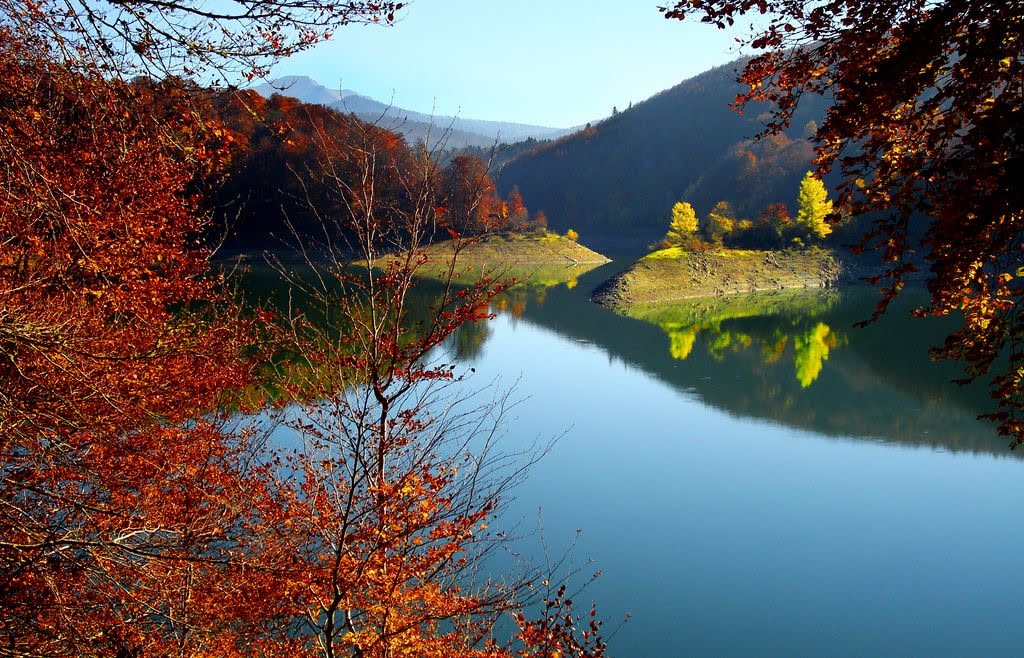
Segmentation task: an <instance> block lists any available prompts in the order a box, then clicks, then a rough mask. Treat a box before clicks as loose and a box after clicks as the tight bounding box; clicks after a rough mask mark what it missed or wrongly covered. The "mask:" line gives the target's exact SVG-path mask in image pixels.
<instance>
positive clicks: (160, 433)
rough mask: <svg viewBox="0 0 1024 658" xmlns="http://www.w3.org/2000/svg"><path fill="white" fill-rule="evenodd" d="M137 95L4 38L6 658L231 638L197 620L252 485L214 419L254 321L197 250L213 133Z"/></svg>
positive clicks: (244, 450) (216, 148)
mask: <svg viewBox="0 0 1024 658" xmlns="http://www.w3.org/2000/svg"><path fill="white" fill-rule="evenodd" d="M150 94H151V91H150V90H148V89H145V88H141V87H131V86H128V85H125V84H123V83H119V82H116V81H111V80H109V79H107V78H106V77H105V76H102V75H100V74H99V73H98V72H95V71H94V72H89V71H88V70H83V67H81V66H79V67H77V70H71V69H69V68H67V67H64V66H61V65H60V63H59V62H56V61H55V60H54V59H53V54H52V51H51V50H50V48H49V45H48V44H47V43H45V42H44V40H42V39H33V38H31V37H30V36H26V35H23V34H19V33H16V32H13V31H12V30H10V29H8V28H7V27H6V26H4V27H0V108H3V109H2V111H0V152H2V153H3V170H2V174H0V176H2V178H0V181H2V188H0V189H2V193H0V583H2V584H0V637H2V638H3V639H2V644H3V647H4V649H3V651H4V652H9V653H10V655H53V656H56V655H76V656H90V655H136V654H137V653H139V652H142V651H153V652H156V653H162V652H167V651H170V650H172V649H171V648H172V647H176V648H177V649H183V648H184V647H187V646H192V638H193V637H196V636H197V635H201V634H202V633H204V632H206V631H209V630H210V629H211V628H220V629H223V630H225V633H226V634H225V638H227V637H228V636H230V632H229V631H228V630H227V627H226V626H225V625H224V622H225V621H226V619H224V618H223V617H221V616H219V615H220V613H219V612H218V611H216V606H211V605H210V604H211V603H212V602H214V601H217V600H223V599H221V598H220V595H221V594H226V592H227V591H228V589H226V588H225V585H226V583H227V582H228V581H226V580H225V579H224V578H223V574H224V571H223V570H224V568H225V567H224V565H225V562H224V560H223V558H224V555H223V549H224V547H225V546H226V545H228V544H229V543H230V542H231V541H232V537H233V535H234V534H235V533H234V532H233V529H239V528H241V527H243V525H244V520H245V519H246V517H247V514H248V506H247V505H245V504H243V503H244V501H245V500H246V499H251V498H252V497H254V496H257V495H258V486H257V485H256V484H255V483H251V486H249V485H247V484H245V482H246V480H245V477H244V475H245V471H246V469H245V466H244V464H245V456H246V455H247V454H248V447H247V445H246V439H245V437H244V436H241V435H235V434H233V433H232V432H229V431H227V430H226V428H225V426H224V422H225V418H224V416H223V415H222V414H221V413H219V410H220V409H222V408H223V409H227V408H231V407H232V406H234V407H235V408H237V407H238V405H239V404H241V402H242V399H241V398H239V397H235V396H234V395H233V394H232V392H233V391H238V390H239V389H240V388H242V387H244V386H246V385H247V384H248V383H250V382H251V381H252V364H251V362H250V359H248V358H247V357H245V355H244V352H243V348H244V347H245V346H246V345H248V344H249V343H250V334H249V328H250V327H251V323H250V322H249V321H248V320H246V319H244V318H242V317H240V316H239V315H238V314H237V313H236V311H235V310H234V307H233V305H232V304H231V303H230V300H229V299H228V298H227V297H226V296H225V294H224V293H223V290H222V289H221V288H220V286H219V282H220V279H219V277H218V276H216V275H215V273H214V272H213V271H212V270H211V269H210V267H209V262H208V256H209V254H208V252H207V251H205V250H203V249H199V248H197V247H195V240H196V238H197V236H198V235H199V234H200V233H201V231H202V230H203V227H204V222H203V219H202V216H201V215H200V214H199V213H198V212H196V203H197V200H196V198H195V196H194V195H193V194H192V193H191V192H190V190H192V189H194V187H195V184H196V181H197V180H199V179H202V178H205V177H206V176H208V175H210V174H211V173H212V172H214V171H216V170H217V168H218V167H219V162H221V160H222V158H221V156H220V153H221V147H222V146H223V144H222V141H221V137H222V135H221V134H219V129H218V128H217V127H216V126H207V125H202V124H197V123H195V122H194V121H193V120H192V119H191V115H190V114H189V113H187V112H186V113H182V112H176V113H171V118H167V117H161V118H160V119H159V120H158V119H157V118H156V117H155V116H154V115H153V114H152V113H143V112H138V111H136V110H137V109H138V107H140V106H143V105H150V104H152V103H153V102H154V99H153V98H152V97H151V96H150ZM182 142H188V143H189V144H190V145H191V149H190V150H189V151H188V152H187V153H186V152H185V151H184V150H182V149H181V148H180V144H181V143H182ZM246 489H248V490H249V491H245V490H246ZM204 574H205V575H204ZM207 577H209V579H207ZM198 582H205V583H206V585H205V586H204V587H203V588H202V591H203V594H202V595H201V596H200V595H197V591H199V590H198V589H196V583H198ZM218 593H219V594H218Z"/></svg>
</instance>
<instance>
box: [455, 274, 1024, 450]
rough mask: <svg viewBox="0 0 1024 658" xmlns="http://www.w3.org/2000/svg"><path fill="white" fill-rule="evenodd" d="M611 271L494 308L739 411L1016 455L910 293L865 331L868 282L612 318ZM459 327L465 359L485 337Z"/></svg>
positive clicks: (821, 429)
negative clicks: (590, 296)
mask: <svg viewBox="0 0 1024 658" xmlns="http://www.w3.org/2000/svg"><path fill="white" fill-rule="evenodd" d="M608 274H609V273H608V271H607V268H604V270H603V271H597V272H595V273H591V274H587V275H584V276H581V277H579V279H578V282H577V283H578V285H576V286H575V287H573V288H570V287H568V286H567V285H565V284H564V283H563V284H561V285H556V286H550V287H546V288H544V289H543V290H542V291H539V290H538V289H536V288H535V289H532V290H531V289H525V288H524V289H519V290H513V291H510V292H509V293H508V296H507V297H506V298H505V299H504V300H501V301H498V302H497V303H496V305H495V307H494V309H493V310H494V311H495V312H497V313H500V314H505V313H507V314H511V315H513V316H515V317H516V318H517V319H521V320H522V321H526V322H529V323H531V324H534V325H538V326H541V327H545V328H548V329H550V330H553V331H556V332H558V333H559V334H561V335H563V336H565V337H568V338H570V339H572V340H574V341H575V342H579V343H591V344H594V345H596V346H599V347H600V348H601V349H603V350H604V351H605V352H606V353H607V355H608V359H609V360H610V361H613V362H614V361H621V362H622V363H624V364H625V365H627V366H629V367H634V368H638V369H641V370H643V371H644V372H646V373H648V374H650V375H652V376H654V377H656V378H658V379H660V380H662V381H665V382H667V383H669V384H671V385H672V386H674V387H676V388H677V389H681V390H685V391H687V392H689V393H691V394H694V395H696V396H698V397H699V398H700V399H701V400H702V401H703V402H704V403H705V404H708V405H711V406H713V407H717V408H720V409H723V410H726V411H728V412H729V413H731V414H733V415H736V416H740V417H752V418H758V419H765V420H770V421H773V422H777V423H781V424H784V425H787V426H791V427H796V428H801V429H807V430H812V431H815V432H817V433H819V434H823V435H826V436H834V437H841V438H844V439H846V438H863V439H870V440H881V441H886V442H898V443H905V444H913V445H918V446H930V447H933V448H938V449H943V450H967V451H980V452H987V453H991V454H998V455H1012V456H1014V457H1019V455H1018V454H1017V452H1014V453H1009V452H1008V451H1007V449H1006V444H1005V442H1003V441H1002V440H1000V439H999V438H998V437H996V436H995V433H994V432H993V430H992V428H991V426H990V425H988V424H986V423H984V422H980V421H978V420H977V416H978V414H980V413H983V412H984V411H986V410H987V409H989V408H990V403H989V401H988V398H987V395H986V393H985V391H984V387H981V386H974V387H967V388H960V387H957V386H955V385H953V384H951V383H950V382H951V380H952V379H954V378H955V377H957V376H958V374H959V371H958V369H957V367H956V366H955V364H948V363H939V364H936V363H933V362H932V361H931V359H930V357H929V355H928V347H929V346H931V345H935V344H938V343H939V342H941V339H942V337H943V336H944V335H945V334H946V333H947V332H948V331H949V330H950V328H951V326H952V324H951V323H950V322H946V321H941V320H940V321H930V320H915V319H911V318H910V317H909V311H910V309H912V308H913V307H914V306H915V305H916V304H917V303H919V302H920V301H921V299H918V298H915V293H913V292H911V293H909V294H907V295H904V297H903V298H902V299H901V300H900V302H899V303H897V304H896V305H895V306H894V307H893V309H892V310H891V312H890V313H889V314H888V315H887V316H886V317H884V318H883V319H882V320H881V321H880V322H878V323H876V324H873V325H870V326H868V327H867V328H864V329H856V328H854V325H855V324H856V323H857V322H859V321H861V320H863V319H864V318H866V317H868V316H869V315H870V312H871V309H872V308H873V304H874V301H875V300H876V295H877V293H876V292H875V291H874V290H873V289H870V288H866V287H865V288H850V289H843V290H825V291H821V290H817V291H809V292H800V293H796V292H786V293H782V292H780V293H771V294H768V295H759V296H756V297H746V298H742V297H726V298H718V299H711V300H699V301H691V302H688V303H684V304H672V305H668V304H666V305H658V306H653V307H648V308H645V309H642V310H636V309H635V310H634V311H633V312H632V315H633V316H634V317H621V316H618V315H616V314H614V313H611V312H609V311H607V310H605V309H602V308H600V307H597V306H595V305H594V304H592V303H590V302H589V301H588V300H587V297H586V292H587V291H588V290H590V289H592V288H593V287H594V286H595V285H596V283H597V282H599V281H601V280H602V279H603V278H604V277H607V276H608ZM538 292H540V293H541V294H537V293H538ZM918 296H919V295H918ZM463 332H467V333H470V334H474V332H475V335H474V336H473V337H472V340H468V338H466V339H463V338H460V339H459V340H460V341H464V342H467V343H472V344H473V345H474V351H473V352H472V353H469V352H467V351H465V350H463V351H462V354H463V356H465V357H467V358H473V356H474V355H477V354H479V353H480V350H481V348H482V347H483V344H484V342H485V341H486V335H482V334H481V331H480V329H479V328H478V327H474V328H466V329H464V330H463ZM460 333H461V332H460ZM609 385H614V382H610V383H609ZM623 394H624V395H628V394H629V393H628V392H623ZM1018 452H1019V451H1018Z"/></svg>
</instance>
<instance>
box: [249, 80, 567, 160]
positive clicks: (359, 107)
mask: <svg viewBox="0 0 1024 658" xmlns="http://www.w3.org/2000/svg"><path fill="white" fill-rule="evenodd" d="M252 89H253V91H255V92H256V93H258V94H260V95H261V96H263V97H264V98H269V97H270V96H271V95H273V94H275V93H276V94H281V95H283V96H292V97H294V98H297V99H299V100H301V101H303V102H305V103H316V104H319V105H326V106H328V107H331V108H333V109H336V110H339V111H342V112H346V113H352V114H355V115H356V116H357V117H359V118H360V119H363V120H364V121H368V122H370V123H376V124H378V125H380V126H381V127H383V128H387V129H389V130H392V131H394V132H398V133H400V134H402V135H404V136H405V137H406V139H407V140H408V141H409V142H410V143H412V142H415V141H417V140H419V139H430V140H431V141H435V140H436V141H440V142H443V144H442V145H443V146H446V147H448V148H462V147H465V146H478V147H488V146H493V145H495V144H497V143H499V142H504V143H513V142H519V141H523V140H526V139H530V138H533V139H537V140H546V139H555V138H557V137H561V136H564V135H567V134H569V133H571V132H572V131H573V130H575V128H555V127H551V126H537V125H532V124H526V123H517V122H510V121H490V120H486V119H468V118H462V117H459V116H450V115H432V114H427V113H424V112H418V111H416V110H410V109H406V108H403V107H399V106H396V105H394V104H390V103H384V102H382V101H379V100H377V99H375V98H372V97H370V96H366V95H364V94H360V93H359V92H357V91H355V90H352V89H329V88H328V87H326V86H324V85H323V84H321V83H319V82H317V81H316V80H314V79H313V78H311V77H309V76H304V75H290V76H282V77H279V78H275V79H274V80H272V81H269V82H264V83H262V84H259V85H255V86H253V87H252ZM439 131H440V133H441V134H440V135H439V134H438V133H439ZM431 146H432V147H433V146H434V144H431Z"/></svg>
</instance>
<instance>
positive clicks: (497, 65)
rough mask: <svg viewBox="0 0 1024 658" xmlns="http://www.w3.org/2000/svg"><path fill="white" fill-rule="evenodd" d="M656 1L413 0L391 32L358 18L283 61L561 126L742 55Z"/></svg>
mask: <svg viewBox="0 0 1024 658" xmlns="http://www.w3.org/2000/svg"><path fill="white" fill-rule="evenodd" d="M658 4H659V0H502V1H498V0H414V1H413V2H412V3H410V5H409V6H408V8H407V9H403V10H402V12H401V14H400V16H399V20H398V21H397V23H396V24H395V25H394V26H393V27H381V26H362V25H352V26H348V27H345V28H342V29H340V30H338V31H337V32H336V34H335V36H334V37H333V38H332V40H331V41H330V42H327V43H324V44H321V45H320V46H318V47H317V48H315V49H314V50H311V51H308V52H305V53H302V54H300V55H297V56H295V57H292V58H290V59H288V60H285V61H284V62H282V63H281V64H279V65H278V66H277V67H275V69H274V72H273V75H272V77H276V76H281V75H308V76H310V77H312V78H314V79H315V80H317V81H319V82H320V83H322V84H324V85H325V86H327V87H329V88H332V89H336V88H339V87H342V88H346V89H352V90H355V91H358V92H359V93H361V94H364V95H367V96H372V97H374V98H376V99H377V100H380V101H384V102H392V103H394V104H395V105H397V106H400V107H404V108H407V109H411V110H417V111H421V112H428V113H429V112H431V110H432V109H433V110H434V112H435V113H436V114H445V115H453V114H458V115H459V116H461V117H463V118H467V119H491V120H500V121H516V122H520V123H531V124H537V125H545V126H554V127H559V128H566V127H570V126H575V125H581V124H584V123H586V122H587V121H590V120H594V119H600V118H602V117H605V116H608V115H609V114H611V110H612V107H613V106H615V107H618V108H619V109H623V108H625V107H626V106H628V105H629V103H630V102H634V103H635V102H639V101H642V100H644V99H646V98H649V97H650V96H652V95H654V94H656V93H657V92H659V91H661V90H663V89H667V88H669V87H671V86H673V85H675V84H676V83H678V82H680V81H682V80H684V79H686V78H689V77H692V76H694V75H696V74H698V73H701V72H702V71H705V70H707V69H709V68H712V67H714V66H717V65H719V64H724V63H726V62H728V61H731V60H733V59H735V58H736V57H738V56H739V55H740V52H739V51H738V50H737V47H736V43H735V40H734V36H735V33H733V34H730V33H727V32H724V31H722V30H718V29H716V28H714V27H712V26H708V25H704V24H701V23H700V22H698V21H696V20H694V21H691V20H690V19H687V20H686V21H683V22H680V21H667V20H665V19H664V18H663V17H662V15H661V14H660V13H659V12H658V9H657V7H658Z"/></svg>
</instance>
